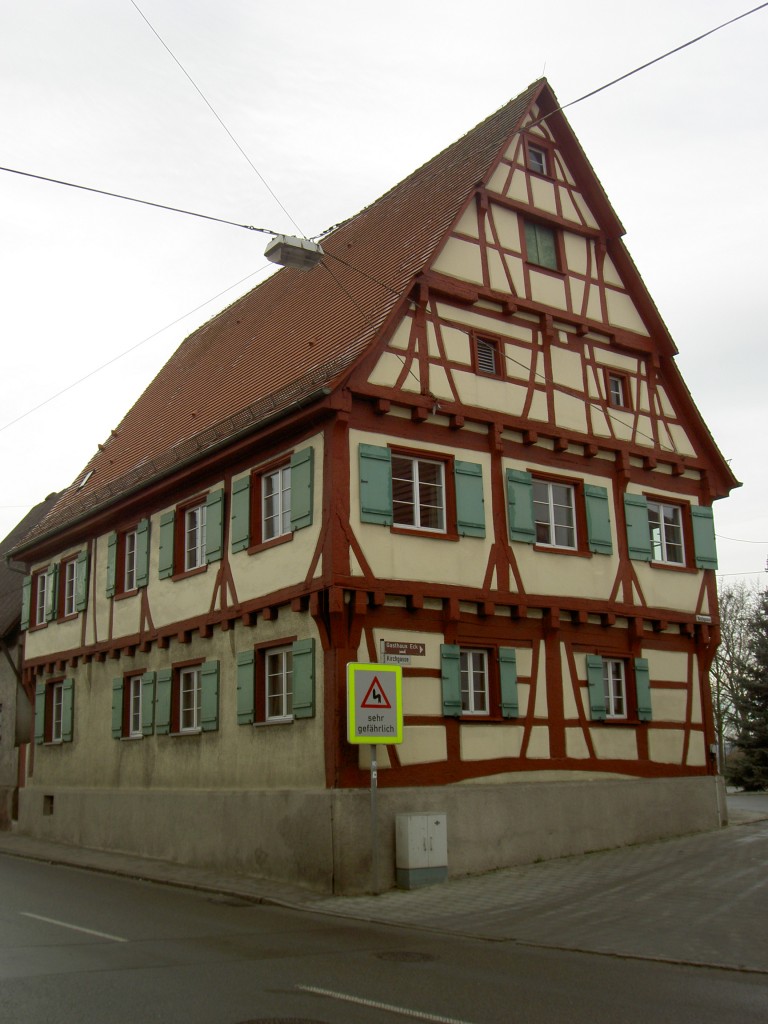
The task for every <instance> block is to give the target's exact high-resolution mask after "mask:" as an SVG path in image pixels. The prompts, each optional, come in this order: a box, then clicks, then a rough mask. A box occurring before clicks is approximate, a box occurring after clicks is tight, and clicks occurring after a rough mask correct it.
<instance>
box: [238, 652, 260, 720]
mask: <svg viewBox="0 0 768 1024" xmlns="http://www.w3.org/2000/svg"><path fill="white" fill-rule="evenodd" d="M255 663H256V655H255V654H254V652H253V651H241V652H240V653H239V654H238V656H237V724H238V725H250V724H251V723H252V722H253V710H254V697H255V690H254V685H255V684H254V665H255Z"/></svg>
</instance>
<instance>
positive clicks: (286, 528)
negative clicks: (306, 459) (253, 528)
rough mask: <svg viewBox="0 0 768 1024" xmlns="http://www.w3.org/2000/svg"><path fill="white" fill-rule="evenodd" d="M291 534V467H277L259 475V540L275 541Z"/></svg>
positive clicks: (287, 465) (288, 465)
mask: <svg viewBox="0 0 768 1024" xmlns="http://www.w3.org/2000/svg"><path fill="white" fill-rule="evenodd" d="M289 533H291V467H290V464H286V465H285V466H278V467H277V468H275V469H271V470H269V471H268V472H266V473H262V474H261V539H262V541H267V540H275V538H276V537H284V536H285V535H286V534H289Z"/></svg>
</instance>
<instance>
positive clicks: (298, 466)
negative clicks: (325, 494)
mask: <svg viewBox="0 0 768 1024" xmlns="http://www.w3.org/2000/svg"><path fill="white" fill-rule="evenodd" d="M314 466H315V450H314V448H302V449H301V451H299V452H294V454H293V455H292V457H291V529H292V530H302V529H303V528H304V527H305V526H311V525H312V511H313V499H314Z"/></svg>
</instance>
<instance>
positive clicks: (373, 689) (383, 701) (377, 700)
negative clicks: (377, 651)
mask: <svg viewBox="0 0 768 1024" xmlns="http://www.w3.org/2000/svg"><path fill="white" fill-rule="evenodd" d="M360 707H361V708H391V707H392V705H391V704H390V703H389V701H388V700H387V695H386V693H385V692H384V690H383V689H382V686H381V683H380V682H379V677H378V676H374V677H373V682H372V683H371V685H370V686H369V687H368V693H366V695H365V697H363V702H362V704H361V705H360Z"/></svg>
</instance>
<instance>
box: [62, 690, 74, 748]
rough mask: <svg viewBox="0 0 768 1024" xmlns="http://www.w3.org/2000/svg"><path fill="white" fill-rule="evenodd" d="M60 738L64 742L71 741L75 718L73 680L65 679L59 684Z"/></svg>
mask: <svg viewBox="0 0 768 1024" xmlns="http://www.w3.org/2000/svg"><path fill="white" fill-rule="evenodd" d="M61 694H62V707H61V739H62V741H63V742H64V743H71V742H72V735H73V729H74V719H75V714H74V712H75V680H74V679H65V680H64V682H63V683H62V684H61Z"/></svg>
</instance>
